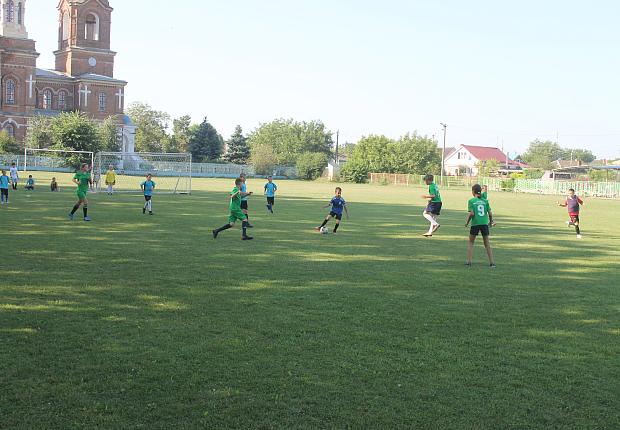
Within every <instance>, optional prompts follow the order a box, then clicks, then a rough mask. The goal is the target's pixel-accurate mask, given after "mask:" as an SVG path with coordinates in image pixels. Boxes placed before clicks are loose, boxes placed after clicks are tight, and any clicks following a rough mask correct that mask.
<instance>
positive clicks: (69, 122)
mask: <svg viewBox="0 0 620 430" xmlns="http://www.w3.org/2000/svg"><path fill="white" fill-rule="evenodd" d="M50 129H51V136H52V142H53V145H52V149H60V150H70V151H89V152H98V151H100V150H101V146H102V145H101V134H100V130H99V127H98V126H97V124H95V122H94V121H93V120H91V119H90V118H88V117H87V116H86V115H85V114H83V113H79V112H63V113H61V114H60V115H59V116H57V117H55V118H53V119H52V121H51V127H50ZM66 160H67V162H68V164H69V165H70V166H71V167H74V168H77V167H78V166H79V165H80V163H85V162H90V157H87V156H85V155H84V154H75V155H71V156H69V157H66Z"/></svg>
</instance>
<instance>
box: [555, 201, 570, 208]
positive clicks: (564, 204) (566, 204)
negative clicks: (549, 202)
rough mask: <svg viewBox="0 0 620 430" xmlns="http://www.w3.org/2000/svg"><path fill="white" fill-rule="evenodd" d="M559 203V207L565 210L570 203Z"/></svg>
mask: <svg viewBox="0 0 620 430" xmlns="http://www.w3.org/2000/svg"><path fill="white" fill-rule="evenodd" d="M557 203H558V206H561V207H563V208H565V207H566V206H568V203H567V202H566V200H564V203H562V202H557Z"/></svg>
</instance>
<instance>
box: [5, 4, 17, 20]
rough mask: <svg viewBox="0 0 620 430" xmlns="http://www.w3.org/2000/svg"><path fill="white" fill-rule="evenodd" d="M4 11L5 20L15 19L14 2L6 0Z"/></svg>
mask: <svg viewBox="0 0 620 430" xmlns="http://www.w3.org/2000/svg"><path fill="white" fill-rule="evenodd" d="M5 7H6V12H5V15H4V16H5V17H6V22H13V21H14V20H15V3H14V2H13V0H9V1H8V2H6V6H5Z"/></svg>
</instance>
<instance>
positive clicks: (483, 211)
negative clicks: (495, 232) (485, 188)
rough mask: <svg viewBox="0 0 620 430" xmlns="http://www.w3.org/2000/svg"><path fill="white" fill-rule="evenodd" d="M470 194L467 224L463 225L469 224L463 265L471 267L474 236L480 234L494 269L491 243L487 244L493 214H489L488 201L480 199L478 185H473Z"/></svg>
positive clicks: (480, 192)
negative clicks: (471, 196) (465, 258)
mask: <svg viewBox="0 0 620 430" xmlns="http://www.w3.org/2000/svg"><path fill="white" fill-rule="evenodd" d="M471 193H472V195H473V196H474V198H473V199H469V202H468V203H467V210H468V211H469V214H468V216H467V222H466V223H465V227H469V223H470V222H471V229H470V230H469V243H468V244H467V262H466V263H465V265H466V266H467V267H471V262H472V258H473V256H474V242H475V241H476V236H478V234H479V233H481V234H482V241H483V242H484V247H485V249H486V250H487V255H488V257H489V265H490V266H491V268H492V269H494V268H495V267H496V266H495V261H494V260H493V250H492V249H491V243H490V242H489V234H490V233H489V226H490V225H491V223H492V222H493V213H492V212H491V207H490V206H489V201H488V200H486V199H483V198H482V187H481V186H480V185H478V184H476V185H474V186H473V187H472V188H471Z"/></svg>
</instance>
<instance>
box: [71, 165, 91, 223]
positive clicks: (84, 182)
mask: <svg viewBox="0 0 620 430" xmlns="http://www.w3.org/2000/svg"><path fill="white" fill-rule="evenodd" d="M89 168H90V166H89V165H88V164H87V163H84V164H82V166H81V167H80V170H79V171H78V172H76V173H75V176H73V183H74V184H75V185H77V198H78V201H77V203H76V204H75V206H73V209H72V210H71V213H70V214H69V219H70V220H71V221H73V216H74V215H75V213H76V212H77V210H78V209H79V208H80V206H82V210H83V211H84V221H91V219H90V218H89V216H88V200H87V199H86V195H87V194H88V190H89V187H90V185H92V184H93V180H92V178H91V177H90V171H89Z"/></svg>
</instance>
